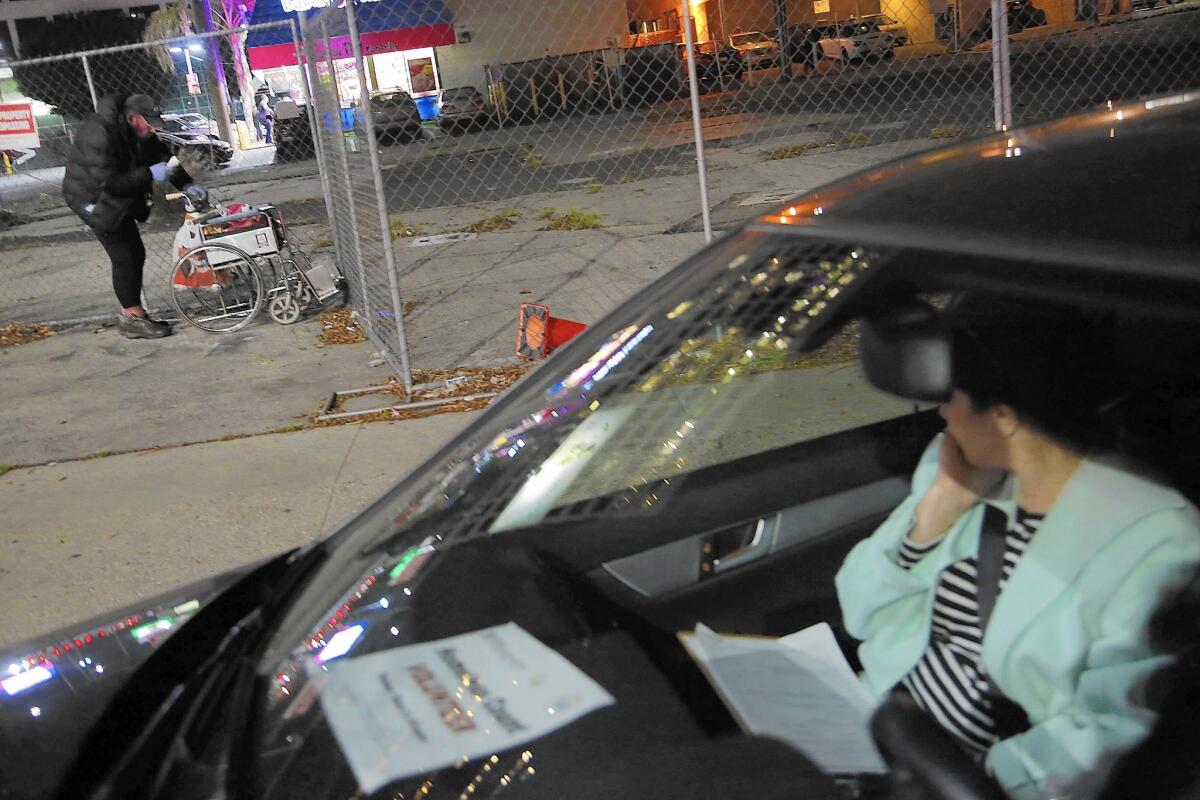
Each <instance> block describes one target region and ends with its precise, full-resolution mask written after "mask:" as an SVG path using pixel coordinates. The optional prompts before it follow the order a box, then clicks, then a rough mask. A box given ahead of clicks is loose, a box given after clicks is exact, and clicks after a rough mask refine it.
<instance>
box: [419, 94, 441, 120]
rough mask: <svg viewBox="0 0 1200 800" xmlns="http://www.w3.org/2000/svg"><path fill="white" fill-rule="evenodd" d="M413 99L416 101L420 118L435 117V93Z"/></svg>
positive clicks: (436, 108)
mask: <svg viewBox="0 0 1200 800" xmlns="http://www.w3.org/2000/svg"><path fill="white" fill-rule="evenodd" d="M414 99H415V100H416V101H417V110H418V111H420V112H421V119H436V118H437V116H438V107H437V95H433V94H431V95H428V96H426V97H417V98H414Z"/></svg>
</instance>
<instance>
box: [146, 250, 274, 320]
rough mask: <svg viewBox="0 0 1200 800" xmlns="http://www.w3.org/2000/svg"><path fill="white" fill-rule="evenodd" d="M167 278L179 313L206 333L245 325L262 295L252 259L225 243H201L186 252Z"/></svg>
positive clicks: (257, 308)
mask: <svg viewBox="0 0 1200 800" xmlns="http://www.w3.org/2000/svg"><path fill="white" fill-rule="evenodd" d="M169 281H170V284H171V285H170V292H171V302H172V303H174V305H175V310H176V311H178V312H179V316H180V317H182V318H183V319H185V320H187V321H188V322H189V323H191V324H192V325H195V326H196V327H197V328H199V329H200V330H202V331H208V332H209V333H232V332H234V331H238V330H241V329H242V328H244V327H246V326H247V325H249V324H250V320H252V319H254V316H255V315H256V314H257V313H258V312H259V310H260V309H261V308H262V306H263V298H264V297H265V293H264V292H263V281H262V275H261V274H260V273H259V271H258V267H256V266H255V264H254V261H253V260H252V259H251V258H250V256H248V255H246V253H245V252H243V251H242V250H239V249H238V248H236V247H231V246H230V245H227V244H217V243H208V244H202V245H200V246H199V247H194V248H192V249H191V250H189V251H187V252H186V253H184V254H183V255H182V256H180V258H179V260H178V261H176V262H175V268H174V269H173V270H172V271H171V277H170V278H169Z"/></svg>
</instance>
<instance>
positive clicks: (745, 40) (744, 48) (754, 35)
mask: <svg viewBox="0 0 1200 800" xmlns="http://www.w3.org/2000/svg"><path fill="white" fill-rule="evenodd" d="M729 46H730V47H732V48H733V49H734V50H736V51H737V52H739V53H741V54H742V60H743V61H744V62H745V64H746V69H759V68H761V67H773V66H775V65H776V64H778V63H779V42H777V41H775V40H774V39H772V38H771V37H770V36H767V35H766V34H765V33H763V32H762V31H746V32H743V33H731V34H730V35H729Z"/></svg>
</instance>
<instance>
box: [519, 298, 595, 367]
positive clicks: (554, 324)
mask: <svg viewBox="0 0 1200 800" xmlns="http://www.w3.org/2000/svg"><path fill="white" fill-rule="evenodd" d="M586 327H587V325H584V324H583V323H582V322H576V321H575V320H571V319H562V318H561V317H552V316H550V309H549V308H548V307H547V306H544V305H541V304H540V303H521V307H520V310H519V311H518V313H517V355H518V356H520V357H521V358H526V359H529V360H530V361H534V360H536V359H539V358H545V357H546V356H547V355H548V354H550V353H552V352H554V351H555V350H556V349H558V348H559V347H561V346H562V345H564V344H566V343H567V342H569V341H570V340H571V339H573V338H575V337H576V336H577V335H578V334H579V332H580V331H582V330H583V329H584V328H586Z"/></svg>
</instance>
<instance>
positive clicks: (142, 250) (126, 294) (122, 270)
mask: <svg viewBox="0 0 1200 800" xmlns="http://www.w3.org/2000/svg"><path fill="white" fill-rule="evenodd" d="M96 238H97V239H99V240H100V244H101V245H103V246H104V252H106V253H108V258H109V260H110V261H112V282H113V291H115V292H116V293H117V300H118V302H120V304H121V308H133V307H135V306H140V305H141V304H142V267H143V266H144V265H145V263H146V246H145V245H143V244H142V234H141V233H140V232H139V231H138V226H137V222H136V221H135V220H134V219H133V218H132V217H130V218H128V219H126V220H125V221H124V222H122V223H121V227H119V228H117V229H116V230H115V231H113V232H112V233H97V234H96Z"/></svg>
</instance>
